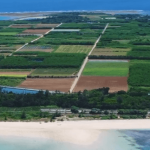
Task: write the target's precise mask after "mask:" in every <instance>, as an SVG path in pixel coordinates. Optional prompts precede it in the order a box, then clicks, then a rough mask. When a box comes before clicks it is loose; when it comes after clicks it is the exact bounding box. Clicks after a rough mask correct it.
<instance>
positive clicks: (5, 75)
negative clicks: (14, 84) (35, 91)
mask: <svg viewBox="0 0 150 150" xmlns="http://www.w3.org/2000/svg"><path fill="white" fill-rule="evenodd" d="M0 77H23V78H26V77H27V75H8V74H0Z"/></svg>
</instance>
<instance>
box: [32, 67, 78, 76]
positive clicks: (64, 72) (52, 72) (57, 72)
mask: <svg viewBox="0 0 150 150" xmlns="http://www.w3.org/2000/svg"><path fill="white" fill-rule="evenodd" d="M77 71H78V70H77V69H76V68H52V69H36V70H35V71H33V72H32V74H31V75H32V76H69V75H75V74H76V73H77Z"/></svg>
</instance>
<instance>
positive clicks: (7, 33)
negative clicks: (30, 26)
mask: <svg viewBox="0 0 150 150" xmlns="http://www.w3.org/2000/svg"><path fill="white" fill-rule="evenodd" d="M16 34H18V32H0V35H16Z"/></svg>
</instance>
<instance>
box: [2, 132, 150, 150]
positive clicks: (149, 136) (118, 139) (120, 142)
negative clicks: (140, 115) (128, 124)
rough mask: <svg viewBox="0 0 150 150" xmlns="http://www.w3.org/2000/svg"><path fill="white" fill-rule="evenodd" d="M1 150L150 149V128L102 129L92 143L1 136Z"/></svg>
mask: <svg viewBox="0 0 150 150" xmlns="http://www.w3.org/2000/svg"><path fill="white" fill-rule="evenodd" d="M0 149H1V150H150V130H102V133H101V134H100V137H99V139H98V140H97V141H96V142H94V143H93V144H92V145H88V146H83V145H75V144H71V143H67V142H59V141H55V140H52V139H43V138H25V137H13V136H9V137H7V136H0Z"/></svg>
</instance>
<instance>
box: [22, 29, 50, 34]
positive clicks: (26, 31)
mask: <svg viewBox="0 0 150 150" xmlns="http://www.w3.org/2000/svg"><path fill="white" fill-rule="evenodd" d="M49 30H50V29H27V30H25V31H23V32H22V33H26V34H45V33H46V32H48V31H49Z"/></svg>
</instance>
